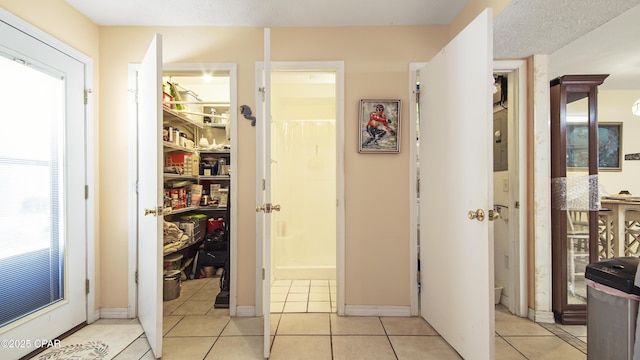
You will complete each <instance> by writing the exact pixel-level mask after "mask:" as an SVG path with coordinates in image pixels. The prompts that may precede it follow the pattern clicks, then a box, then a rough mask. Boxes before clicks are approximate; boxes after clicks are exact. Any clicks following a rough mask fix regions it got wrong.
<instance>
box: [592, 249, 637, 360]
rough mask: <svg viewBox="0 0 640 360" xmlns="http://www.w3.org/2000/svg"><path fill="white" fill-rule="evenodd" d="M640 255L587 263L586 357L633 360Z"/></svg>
mask: <svg viewBox="0 0 640 360" xmlns="http://www.w3.org/2000/svg"><path fill="white" fill-rule="evenodd" d="M639 262H640V259H639V258H637V257H620V258H613V259H607V260H603V261H599V262H596V263H592V264H589V265H587V269H586V271H585V278H586V282H587V358H588V359H594V360H595V359H598V360H600V359H607V360H632V359H633V348H634V343H635V335H636V321H637V317H638V304H639V303H640V288H638V287H636V286H635V285H634V279H635V276H636V269H637V268H638V263H639Z"/></svg>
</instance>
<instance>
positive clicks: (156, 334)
mask: <svg viewBox="0 0 640 360" xmlns="http://www.w3.org/2000/svg"><path fill="white" fill-rule="evenodd" d="M161 129H162V36H161V35H159V34H156V35H155V36H154V38H153V40H152V41H151V45H150V46H149V49H148V50H147V53H146V55H145V57H144V60H142V64H141V65H140V70H139V72H138V208H137V209H136V210H135V211H138V304H137V308H138V318H139V319H140V324H141V325H142V328H143V329H144V332H145V334H146V336H147V340H148V341H149V345H150V346H151V350H152V351H153V355H154V356H155V357H156V358H161V357H162V246H161V244H162V192H161V189H162V176H161V175H162V174H161V170H162V159H161V158H160V156H159V154H161V153H162V148H161V146H162V144H161V143H160V141H161V140H160V139H162V132H161V131H162V130H161Z"/></svg>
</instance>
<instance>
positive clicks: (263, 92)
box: [258, 86, 267, 102]
mask: <svg viewBox="0 0 640 360" xmlns="http://www.w3.org/2000/svg"><path fill="white" fill-rule="evenodd" d="M258 91H259V92H260V94H262V102H265V97H266V94H267V88H266V87H264V86H261V87H259V88H258Z"/></svg>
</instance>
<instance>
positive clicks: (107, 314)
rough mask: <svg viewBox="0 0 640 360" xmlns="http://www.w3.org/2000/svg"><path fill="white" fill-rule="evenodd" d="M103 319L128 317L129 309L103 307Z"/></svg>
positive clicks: (101, 316) (101, 311)
mask: <svg viewBox="0 0 640 360" xmlns="http://www.w3.org/2000/svg"><path fill="white" fill-rule="evenodd" d="M100 318H101V319H128V318H129V309H127V308H102V309H100Z"/></svg>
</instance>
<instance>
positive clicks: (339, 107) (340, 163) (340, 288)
mask: <svg viewBox="0 0 640 360" xmlns="http://www.w3.org/2000/svg"><path fill="white" fill-rule="evenodd" d="M263 67H264V63H263V62H262V61H258V62H256V99H260V97H261V96H262V95H261V93H260V92H259V90H258V89H259V88H260V87H261V86H262V81H261V79H260V77H259V76H258V74H260V69H262V68H263ZM290 69H304V70H332V71H335V72H336V167H337V169H336V197H337V199H336V202H337V204H336V293H337V309H336V310H337V314H338V315H344V314H345V206H344V62H343V61H272V62H271V70H290ZM256 108H257V109H256V110H257V114H256V117H257V118H258V119H259V118H260V112H261V111H262V108H261V107H260V106H257V107H256ZM257 195H258V194H256V196H257ZM261 241H262V239H259V238H257V239H256V274H255V278H256V300H255V301H256V315H257V316H261V315H263V312H264V309H262V267H263V264H262V251H261V249H262V243H261Z"/></svg>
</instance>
